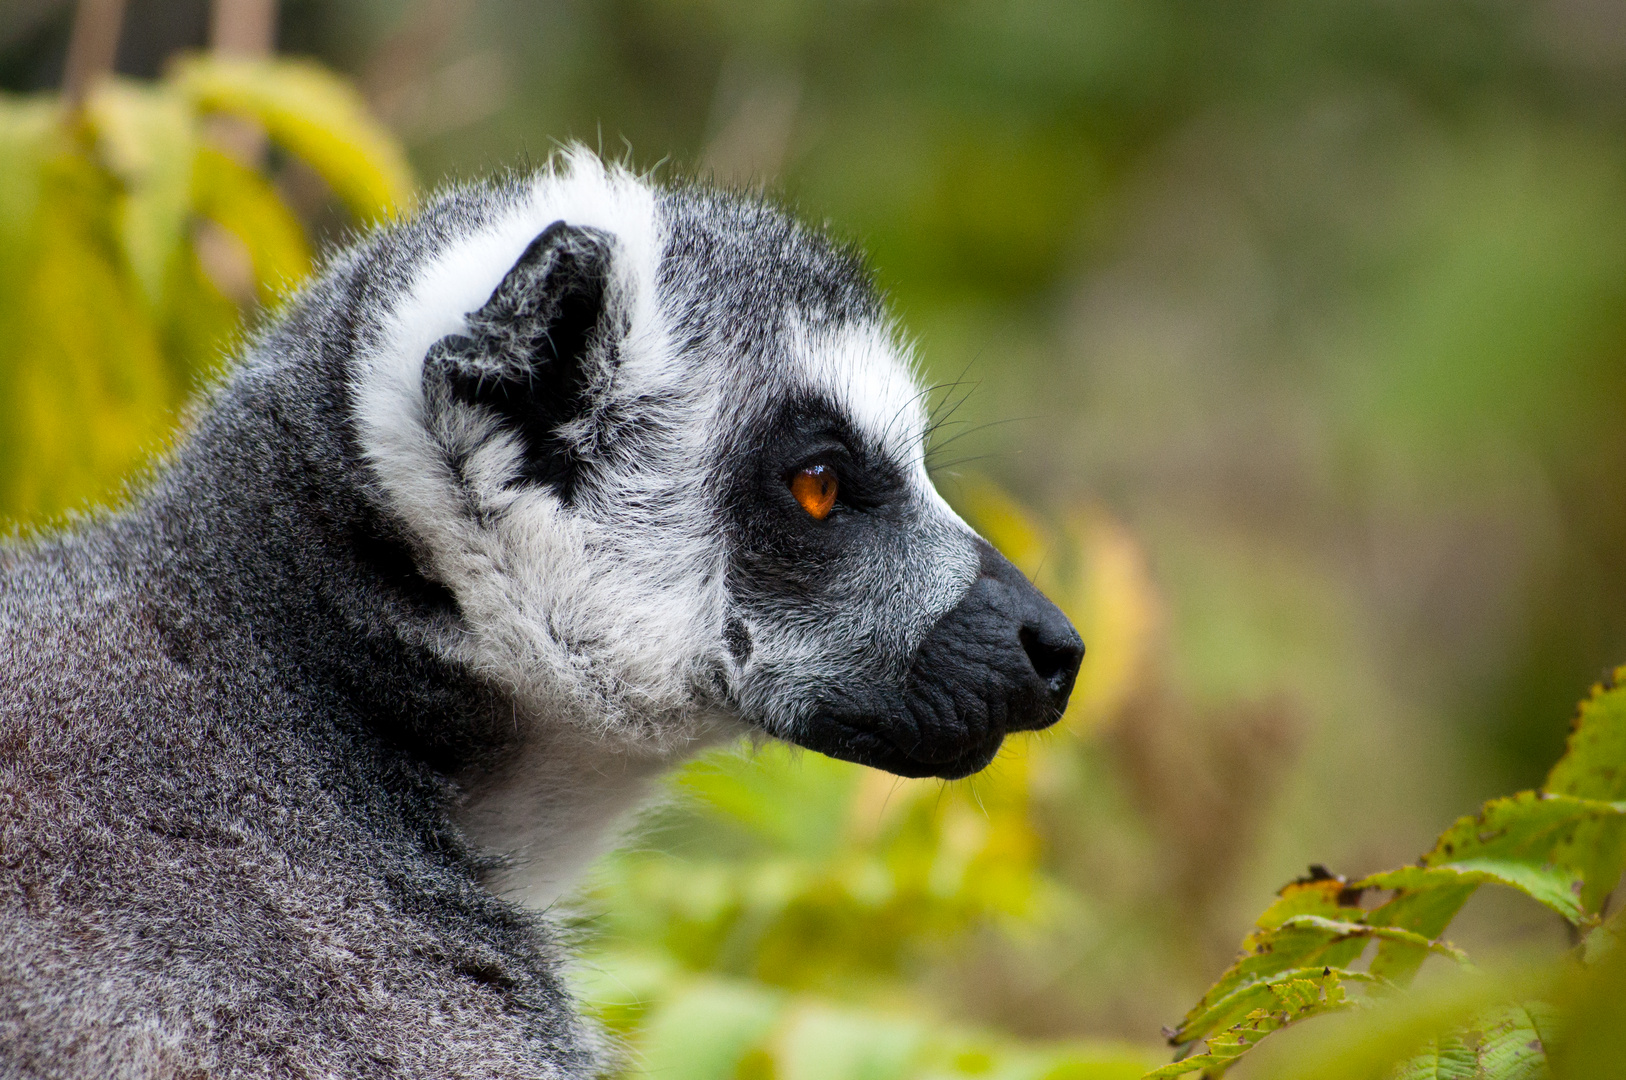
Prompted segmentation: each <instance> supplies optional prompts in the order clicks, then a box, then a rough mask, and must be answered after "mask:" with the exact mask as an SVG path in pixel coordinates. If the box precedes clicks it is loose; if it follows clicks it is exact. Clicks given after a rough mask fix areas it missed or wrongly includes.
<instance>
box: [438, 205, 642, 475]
mask: <svg viewBox="0 0 1626 1080" xmlns="http://www.w3.org/2000/svg"><path fill="white" fill-rule="evenodd" d="M610 262H611V240H610V236H609V235H608V234H607V233H604V232H602V231H600V230H598V229H591V228H585V227H582V226H573V225H567V224H566V223H565V222H563V221H555V222H554V223H553V224H552V225H549V226H548V227H547V228H546V229H544V230H542V232H541V233H540V234H538V236H537V237H536V239H534V240H532V241H531V243H530V245H529V246H528V247H527V248H526V249H525V253H524V254H523V255H521V256H520V257H519V260H518V261H517V262H515V263H514V265H513V267H512V269H510V270H509V271H508V273H507V275H506V276H505V277H504V278H503V279H502V282H501V284H499V285H498V286H497V288H496V290H495V291H494V292H493V293H492V294H491V298H490V299H489V300H487V301H486V302H485V304H484V306H482V307H481V308H480V309H479V310H478V311H474V312H471V313H469V315H468V316H467V317H466V323H467V327H468V329H467V332H466V333H463V334H451V335H449V336H447V337H444V338H442V339H440V341H438V342H436V343H435V344H434V345H433V346H431V347H430V349H429V352H428V355H427V356H426V357H425V361H424V380H425V382H426V384H428V383H432V382H439V383H440V384H441V387H442V388H443V390H444V391H445V392H447V393H449V395H450V397H451V398H452V399H453V400H456V401H460V402H462V403H464V404H465V405H472V406H476V407H480V408H483V409H485V410H488V411H489V412H490V413H492V414H494V415H495V417H496V418H497V420H498V422H499V423H501V424H502V425H503V426H504V427H505V428H507V429H508V430H509V431H511V432H512V433H513V434H514V435H515V436H516V437H517V438H518V439H519V441H520V443H521V445H522V447H523V465H522V467H521V471H520V476H519V481H520V482H531V483H537V484H546V485H548V486H550V487H552V488H554V490H555V491H556V492H557V493H558V494H559V496H560V497H561V498H562V499H564V500H565V501H566V502H569V501H570V496H571V489H572V486H573V482H574V478H575V475H576V470H577V467H578V465H579V462H580V456H579V454H578V452H577V450H576V445H575V443H574V442H573V441H572V439H571V438H570V437H569V433H568V432H566V431H563V430H562V429H563V428H565V426H566V425H569V424H570V423H571V422H572V421H574V420H576V419H578V418H579V417H581V416H582V415H583V414H584V413H585V412H587V411H588V410H589V406H590V404H591V401H592V400H593V398H594V397H595V390H602V388H603V383H604V381H606V380H607V379H608V376H609V373H610V371H611V370H612V368H613V364H614V360H615V340H614V338H615V335H614V334H613V333H611V325H610V324H611V321H612V320H611V315H610V311H609V297H610V291H611V290H610V283H611V265H610ZM429 388H430V387H429V386H427V385H426V387H425V389H426V390H427V389H429Z"/></svg>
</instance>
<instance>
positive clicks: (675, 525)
mask: <svg viewBox="0 0 1626 1080" xmlns="http://www.w3.org/2000/svg"><path fill="white" fill-rule="evenodd" d="M490 203H491V205H490V206H488V207H487V209H486V210H484V211H483V212H482V213H481V214H480V215H477V218H478V220H476V221H474V222H473V223H472V224H469V223H465V224H464V225H463V226H459V227H449V228H447V229H445V230H444V232H445V233H446V235H444V236H443V237H441V238H440V239H439V240H437V241H436V246H435V250H434V252H433V254H432V255H431V257H430V258H428V259H427V261H426V262H425V263H424V264H423V265H421V266H419V267H418V268H416V269H415V270H414V271H413V273H412V275H411V277H412V280H411V281H410V282H409V283H407V284H406V285H405V286H404V287H403V289H402V292H401V297H400V299H399V301H398V302H396V303H395V304H394V305H393V315H392V316H391V319H390V322H389V325H388V326H387V327H386V329H385V331H384V332H383V333H382V334H381V335H380V336H379V338H378V339H377V340H376V341H375V342H374V343H373V346H372V347H371V348H370V349H369V351H368V352H367V354H366V355H365V356H364V357H363V359H362V362H361V363H360V365H359V366H358V368H357V370H356V374H355V376H354V378H355V385H354V387H353V390H354V395H355V401H356V403H357V404H356V410H357V416H356V419H357V426H358V430H359V432H360V439H361V443H362V446H363V448H364V450H365V452H366V455H367V457H368V459H369V461H370V463H371V465H372V468H373V470H374V472H375V473H376V476H377V479H378V481H379V483H380V487H381V489H382V490H383V492H384V497H385V500H386V501H387V502H388V504H389V509H390V510H391V511H392V512H393V513H394V514H395V515H396V516H398V517H399V519H400V520H401V521H402V522H403V523H404V524H405V525H406V527H407V529H408V531H409V532H410V533H411V534H412V536H413V537H414V540H415V542H416V544H417V546H418V549H419V554H418V559H419V563H420V566H421V569H422V570H423V572H424V573H425V574H426V575H427V576H429V577H431V578H433V579H435V580H438V581H439V582H440V583H441V584H443V585H444V586H446V588H448V589H449V590H450V592H451V593H452V595H453V596H454V597H455V599H456V601H457V607H458V617H457V619H458V627H457V631H456V633H455V635H453V636H452V638H451V639H450V640H451V642H452V644H450V645H448V646H447V647H448V648H449V649H451V650H452V651H453V652H454V653H455V654H456V655H455V657H454V658H455V659H456V661H457V662H459V663H462V664H466V665H468V666H470V667H472V668H473V669H475V670H476V671H478V672H479V673H481V674H482V675H484V676H485V677H487V678H489V679H492V680H495V681H496V682H498V683H499V684H501V685H502V686H503V687H504V688H505V689H506V690H507V691H508V692H509V693H511V694H512V695H513V697H514V699H515V700H516V702H517V703H518V708H519V709H520V710H521V711H522V712H524V713H526V714H528V715H532V716H536V717H548V718H551V719H552V720H554V721H557V722H562V723H567V724H570V725H573V726H574V727H576V728H578V729H581V730H584V731H587V732H589V733H591V734H592V735H593V736H594V737H598V738H603V739H607V740H626V741H627V742H628V743H629V744H638V745H643V746H656V747H665V748H669V749H676V748H678V747H679V746H680V745H681V744H683V743H685V742H688V741H691V740H693V739H695V738H696V737H697V736H698V735H700V734H702V733H705V732H708V731H716V730H719V729H724V728H728V727H730V726H732V725H736V724H744V725H746V726H748V727H752V728H755V729H758V730H760V731H762V732H766V733H768V734H770V735H773V736H777V737H779V738H783V739H787V740H789V741H791V742H794V743H799V744H801V745H802V746H805V747H809V748H811V749H814V750H818V751H822V752H823V753H826V754H830V755H832V756H835V757H840V758H845V759H848V760H852V761H857V762H862V763H864V764H868V765H874V766H878V767H880V768H883V769H887V770H890V771H892V772H894V773H899V774H901V775H905V776H927V775H930V776H941V777H958V776H964V775H966V774H968V773H972V772H975V771H976V770H978V769H981V768H982V767H983V766H984V765H986V764H987V763H988V762H989V761H990V760H991V759H992V758H993V756H994V754H995V752H996V751H997V750H998V748H999V745H1000V742H1001V740H1002V739H1003V738H1004V736H1005V735H1006V734H1007V733H1008V732H1011V731H1018V730H1028V729H1036V728H1042V727H1045V726H1047V725H1049V724H1051V723H1052V722H1054V721H1055V720H1056V719H1057V718H1058V717H1059V716H1060V715H1061V712H1062V709H1063V707H1064V706H1065V704H1066V701H1067V697H1068V694H1069V693H1070V691H1071V689H1072V685H1073V679H1074V676H1075V674H1076V672H1077V669H1078V665H1079V660H1080V657H1081V656H1082V654H1083V645H1082V643H1081V642H1080V641H1079V638H1078V635H1077V633H1076V632H1075V631H1074V630H1073V628H1072V626H1071V625H1070V624H1069V623H1068V621H1067V619H1066V618H1065V617H1064V616H1063V615H1062V614H1061V612H1060V611H1058V610H1057V609H1056V608H1055V606H1054V605H1052V604H1051V603H1050V602H1049V601H1048V600H1046V599H1045V598H1044V597H1043V596H1042V595H1041V594H1040V593H1039V592H1038V591H1037V590H1035V589H1034V588H1033V587H1032V586H1031V585H1030V584H1029V583H1028V582H1027V580H1026V579H1025V578H1024V577H1023V576H1022V574H1021V573H1020V572H1018V571H1017V570H1016V569H1015V568H1014V567H1013V566H1011V564H1010V563H1008V562H1007V561H1006V560H1005V559H1003V558H1002V557H1001V556H1000V555H999V554H998V553H997V552H995V551H994V550H993V548H992V547H990V546H989V545H988V544H987V543H986V542H985V541H983V540H982V539H981V538H979V537H978V536H977V535H976V533H975V532H973V531H972V530H971V529H970V528H969V527H968V526H967V525H966V524H965V523H964V522H963V521H961V519H960V518H959V517H958V516H956V515H955V513H954V511H953V510H951V509H950V508H949V507H948V505H947V504H946V503H945V502H944V501H943V500H942V498H941V497H939V495H938V494H937V492H936V491H935V490H934V489H933V487H932V484H931V481H930V479H929V478H928V476H927V471H926V465H925V458H924V452H925V445H924V443H925V438H926V430H925V429H926V408H925V402H924V398H923V394H922V392H921V390H920V388H919V386H918V385H917V383H916V381H915V378H914V376H913V373H912V371H911V368H910V361H909V356H908V353H907V350H906V349H904V348H903V347H902V346H900V344H899V343H898V340H897V335H896V333H895V331H894V328H893V326H892V324H891V322H890V321H889V319H888V318H887V316H886V314H885V312H884V311H883V309H882V307H881V304H880V301H879V299H878V297H877V295H876V293H875V291H874V288H873V286H872V284H871V282H870V280H869V278H868V276H867V274H866V272H865V270H864V269H863V267H862V266H861V264H860V263H859V262H858V261H857V260H856V259H855V258H854V257H853V256H852V255H851V254H850V253H848V252H846V251H843V250H841V249H839V248H837V247H835V246H833V245H831V244H830V243H829V242H828V241H826V240H825V239H823V238H821V237H820V236H818V235H815V234H813V233H811V232H809V231H808V230H806V229H804V228H802V227H800V226H798V225H796V224H795V223H793V222H792V221H791V220H789V219H788V218H787V217H786V216H784V215H783V214H782V213H781V212H779V211H778V210H776V209H773V208H770V207H768V206H766V205H764V204H762V203H760V202H757V201H754V200H749V199H745V198H739V197H735V196H730V195H725V194H719V193H716V192H711V191H707V190H703V189H697V188H689V187H673V188H661V187H656V186H654V185H651V184H649V183H647V182H646V181H644V180H643V179H641V178H639V177H636V176H634V175H632V174H630V173H627V172H625V171H623V170H620V169H617V168H613V167H607V166H604V165H602V164H601V163H600V162H599V161H598V160H597V159H596V158H594V157H593V156H592V155H590V154H587V153H586V152H584V151H572V152H570V153H568V154H566V155H565V156H564V158H563V160H562V161H561V162H559V163H558V164H557V165H555V166H554V167H552V168H550V169H548V170H546V171H544V172H543V173H541V174H539V175H538V176H536V177H534V178H531V179H530V180H527V181H525V182H523V183H521V184H518V185H516V186H513V187H511V188H509V189H505V190H503V191H501V192H499V193H497V194H496V195H493V196H491V198H490ZM430 213H431V216H432V215H433V210H431V212H430Z"/></svg>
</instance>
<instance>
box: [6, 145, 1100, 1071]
mask: <svg viewBox="0 0 1626 1080" xmlns="http://www.w3.org/2000/svg"><path fill="white" fill-rule="evenodd" d="M923 439H924V415H923V411H922V409H921V403H920V399H919V392H918V389H917V388H916V384H915V382H914V379H913V376H912V373H911V371H910V366H909V363H908V358H907V354H906V350H904V349H903V348H902V347H901V346H900V345H899V344H898V343H897V340H896V335H895V332H894V330H893V328H892V327H891V325H890V324H889V323H888V322H887V320H886V318H885V315H884V313H883V310H882V308H881V305H880V303H879V301H878V300H877V299H876V296H875V293H874V291H873V289H872V287H871V285H870V283H869V280H868V276H867V274H866V272H865V271H864V270H863V268H862V266H861V264H860V263H859V262H858V261H857V260H856V259H855V258H854V257H853V256H852V255H851V254H849V253H848V252H846V251H844V250H843V249H841V248H839V247H838V246H835V245H832V244H830V243H829V242H828V241H826V240H824V239H823V238H822V237H820V236H819V235H818V234H816V233H812V232H809V231H807V230H805V229H803V228H801V227H800V226H797V225H796V224H794V223H793V222H791V221H790V220H789V219H788V218H786V217H785V216H784V215H783V214H782V213H780V212H779V211H777V210H774V209H772V208H770V207H767V206H765V205H763V204H761V203H758V202H755V201H752V200H749V199H743V198H739V197H735V196H729V195H725V194H719V193H716V192H711V191H706V190H703V189H699V188H693V187H683V186H677V187H669V188H661V187H658V186H655V185H653V184H651V183H649V182H648V181H646V180H644V179H642V178H639V177H636V176H633V175H631V174H629V173H627V172H625V171H622V170H619V169H615V168H607V167H605V166H603V165H601V164H600V163H599V162H598V161H597V160H596V159H593V158H592V157H591V156H590V155H587V154H585V153H581V152H572V153H571V154H570V155H567V157H566V158H564V159H562V160H561V161H560V162H559V163H557V164H556V165H555V166H552V167H550V168H549V169H547V170H545V171H544V172H543V173H541V174H538V175H537V176H534V177H526V178H520V179H515V180H512V181H507V182H503V183H499V184H494V185H490V186H485V187H478V188H470V189H465V190H461V191H456V192H453V193H450V194H448V195H445V196H442V197H440V198H439V199H437V200H436V201H434V202H433V203H431V204H430V205H429V206H428V207H427V208H426V209H425V210H424V211H423V212H422V213H421V214H419V215H418V216H417V217H415V218H414V219H412V220H410V221H407V222H405V223H402V224H398V225H394V226H391V227H389V228H386V229H382V230H379V231H377V232H375V233H373V234H372V235H370V236H369V237H367V238H365V239H364V240H363V241H362V242H361V243H359V244H358V245H357V246H356V247H354V248H352V249H350V250H348V251H346V252H344V253H342V254H340V255H338V256H337V257H336V258H334V260H333V261H332V263H331V265H330V266H329V267H328V268H327V270H326V271H325V272H324V273H323V274H322V275H321V276H320V277H319V278H318V280H317V281H316V282H315V283H314V284H312V285H310V286H308V287H307V288H305V289H304V290H303V291H302V292H301V293H299V294H298V295H297V296H295V297H294V298H292V299H291V301H290V302H289V304H288V306H287V308H286V310H285V312H284V313H283V314H282V315H281V317H280V318H279V319H278V320H277V321H275V322H274V323H273V324H271V325H270V326H269V327H268V328H267V329H266V330H265V331H263V332H262V333H261V334H260V335H259V336H257V337H256V338H255V339H254V340H253V341H252V342H251V343H250V345H249V346H248V348H247V349H246V350H245V353H244V355H243V357H242V359H241V360H240V362H239V363H238V364H237V365H236V367H235V368H234V369H233V370H232V371H231V372H230V374H229V375H228V376H227V377H226V378H225V379H224V380H223V381H222V382H221V383H220V385H218V386H217V387H216V388H215V389H214V390H213V391H212V392H211V393H210V394H209V396H208V398H207V400H206V401H205V402H204V403H203V405H202V406H201V407H200V408H199V410H198V411H197V413H196V416H195V419H194V420H193V421H192V422H191V424H190V425H189V427H188V430H187V431H186V432H185V434H184V437H183V438H182V440H181V441H180V443H179V445H178V448H177V449H176V450H175V451H174V452H173V453H172V454H171V455H170V456H169V458H168V460H166V461H165V462H163V463H162V464H161V465H160V466H158V467H157V468H156V469H155V471H154V473H153V475H152V476H151V477H150V478H149V479H148V480H147V481H145V482H144V484H143V485H141V486H140V487H139V489H138V490H137V492H136V494H135V495H134V496H133V497H132V499H131V500H130V504H129V506H128V507H127V508H125V509H122V510H120V511H118V512H115V513H110V514H106V515H103V516H100V517H96V518H92V519H87V520H85V521H83V522H80V523H77V524H75V525H73V526H72V527H71V528H69V529H67V530H65V531H62V532H60V533H58V534H56V535H52V536H48V537H46V538H43V539H40V540H37V541H33V542H29V543H26V544H17V545H13V546H12V547H10V548H8V549H5V550H4V551H3V552H0V1075H3V1076H6V1077H10V1076H18V1077H36V1076H37V1077H70V1076H71V1077H80V1076H85V1077H88V1076H130V1077H148V1076H152V1077H158V1076H192V1075H216V1074H219V1075H243V1076H256V1075H259V1076H283V1075H313V1076H314V1075H343V1076H355V1077H366V1076H381V1077H382V1076H391V1077H396V1076H403V1077H419V1076H422V1077H430V1076H434V1077H444V1076H464V1075H468V1076H488V1075H500V1076H515V1077H522V1076H538V1077H541V1076H547V1077H554V1076H574V1075H581V1076H586V1075H588V1074H590V1073H592V1072H594V1071H595V1069H597V1068H598V1067H599V1066H600V1063H601V1062H600V1056H599V1054H598V1049H597V1045H596V1041H595V1036H594V1034H593V1032H592V1030H591V1029H590V1028H589V1027H588V1026H587V1025H585V1024H584V1023H583V1022H582V1021H580V1020H579V1019H578V1018H577V1016H576V1014H575V1013H574V1011H573V1010H572V1008H571V1007H570V1003H569V1001H568V999H567V996H566V994H565V993H564V991H563V989H562V987H561V983H560V978H559V964H560V957H559V955H558V952H557V950H556V948H555V947H554V945H553V944H552V943H551V938H550V935H549V931H548V928H547V926H546V924H545V923H544V922H543V921H542V920H541V918H540V917H539V916H537V915H536V914H534V913H533V912H534V910H536V909H538V908H540V907H543V906H545V905H546V904H547V903H548V902H550V901H551V899H552V898H553V897H555V896H557V895H558V894H559V892H560V891H561V890H562V889H564V888H566V887H567V886H568V884H569V882H570V881H571V880H572V879H573V877H574V875H575V874H576V873H577V872H578V871H579V869H580V868H581V866H582V865H583V864H584V863H585V862H586V861H587V860H588V859H589V858H591V856H592V855H593V854H594V853H595V852H596V851H598V850H601V849H602V847H603V846H604V845H605V844H606V843H607V842H608V841H609V839H610V838H612V837H613V835H614V833H615V829H616V827H617V824H618V823H619V822H621V821H623V820H624V819H625V818H626V816H627V814H628V813H630V812H631V811H632V810H633V809H635V808H636V807H637V806H638V805H639V804H640V803H641V802H642V801H643V800H645V799H646V798H647V797H648V794H649V791H650V790H651V784H652V782H653V781H654V779H655V778H656V777H657V776H658V775H659V774H660V772H661V771H662V770H664V769H665V768H667V767H669V766H670V765H671V764H672V763H674V762H676V761H679V760H681V759H682V758H683V757H685V756H687V755H688V754H691V753H693V752H694V751H696V750H697V749H700V748H702V747H704V746H707V745H711V744H714V743H716V742H717V741H719V740H721V739H724V738H728V737H733V736H736V735H738V734H741V733H745V732H757V733H761V734H763V735H768V736H775V737H781V738H787V739H790V740H792V741H795V742H798V743H801V744H802V745H805V746H809V747H811V748H813V749H817V750H821V751H823V752H827V753H833V754H836V755H838V756H842V757H847V758H850V759H853V760H858V761H863V762H866V763H869V764H874V765H877V766H880V767H884V768H889V769H892V770H893V771H896V772H900V773H904V774H908V775H944V776H956V775H964V774H965V773H967V772H970V771H974V770H975V769H977V768H980V767H982V765H983V764H986V762H987V760H988V759H989V758H991V757H992V755H993V753H994V752H995V751H996V750H997V748H998V745H999V742H1000V740H1001V739H1002V738H1003V736H1004V735H1005V734H1006V733H1007V732H1009V731H1013V730H1021V729H1025V728H1033V727H1039V726H1043V725H1044V724H1047V723H1049V722H1051V721H1053V720H1054V719H1055V718H1056V716H1058V715H1059V714H1060V710H1061V708H1062V707H1063V705H1064V704H1065V701H1066V697H1067V693H1068V691H1069V690H1070V688H1071V684H1072V680H1073V677H1074V673H1075V672H1076V669H1077V665H1078V658H1079V655H1080V654H1081V652H1082V646H1081V645H1079V643H1078V641H1077V637H1076V634H1074V633H1073V631H1072V629H1071V627H1070V626H1069V625H1068V624H1067V623H1066V620H1065V619H1064V618H1062V617H1061V616H1060V614H1059V612H1056V611H1055V609H1054V608H1053V607H1051V606H1050V605H1049V604H1048V602H1046V601H1044V600H1043V598H1042V597H1040V596H1039V595H1038V594H1037V593H1036V592H1034V591H1033V590H1032V588H1031V586H1028V585H1027V583H1026V581H1025V580H1023V579H1021V577H1020V575H1019V574H1017V573H1016V572H1015V571H1014V570H1013V569H1011V568H1010V567H1009V564H1008V563H1005V562H1004V561H1003V560H1002V559H1000V558H999V557H998V556H997V555H996V554H995V553H993V551H992V549H991V548H988V547H987V545H986V544H984V543H982V542H981V541H980V540H978V539H977V538H976V537H975V535H974V534H973V533H972V532H971V531H970V530H969V529H968V528H967V527H966V526H965V525H964V523H963V522H961V521H960V520H959V519H958V518H957V517H956V516H955V515H954V514H953V512H952V511H951V510H949V509H948V507H947V506H946V505H945V504H944V503H943V502H942V500H941V499H939V498H938V497H937V496H936V493H935V492H934V491H933V490H932V488H931V485H930V481H929V479H927V477H926V474H925V467H924V461H923V457H922V450H923V446H922V443H923ZM809 484H812V485H813V486H812V487H809ZM809 491H816V493H817V498H814V499H811V501H810V498H809V497H808V496H807V493H808V492H809Z"/></svg>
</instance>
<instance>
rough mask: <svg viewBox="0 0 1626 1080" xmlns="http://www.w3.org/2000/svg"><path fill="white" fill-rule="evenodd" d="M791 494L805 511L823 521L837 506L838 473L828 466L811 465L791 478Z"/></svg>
mask: <svg viewBox="0 0 1626 1080" xmlns="http://www.w3.org/2000/svg"><path fill="white" fill-rule="evenodd" d="M790 493H791V494H792V495H794V496H796V501H797V502H799V503H801V504H802V509H803V510H806V511H807V512H808V513H809V514H812V515H813V516H814V517H815V518H817V519H818V520H820V521H823V520H824V519H825V518H827V517H829V516H830V510H831V508H832V507H834V506H835V505H836V471H835V470H834V469H832V468H830V466H828V465H810V466H808V467H807V468H805V469H803V470H802V471H801V472H799V473H797V474H796V475H795V476H794V477H792V478H791V481H790Z"/></svg>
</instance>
